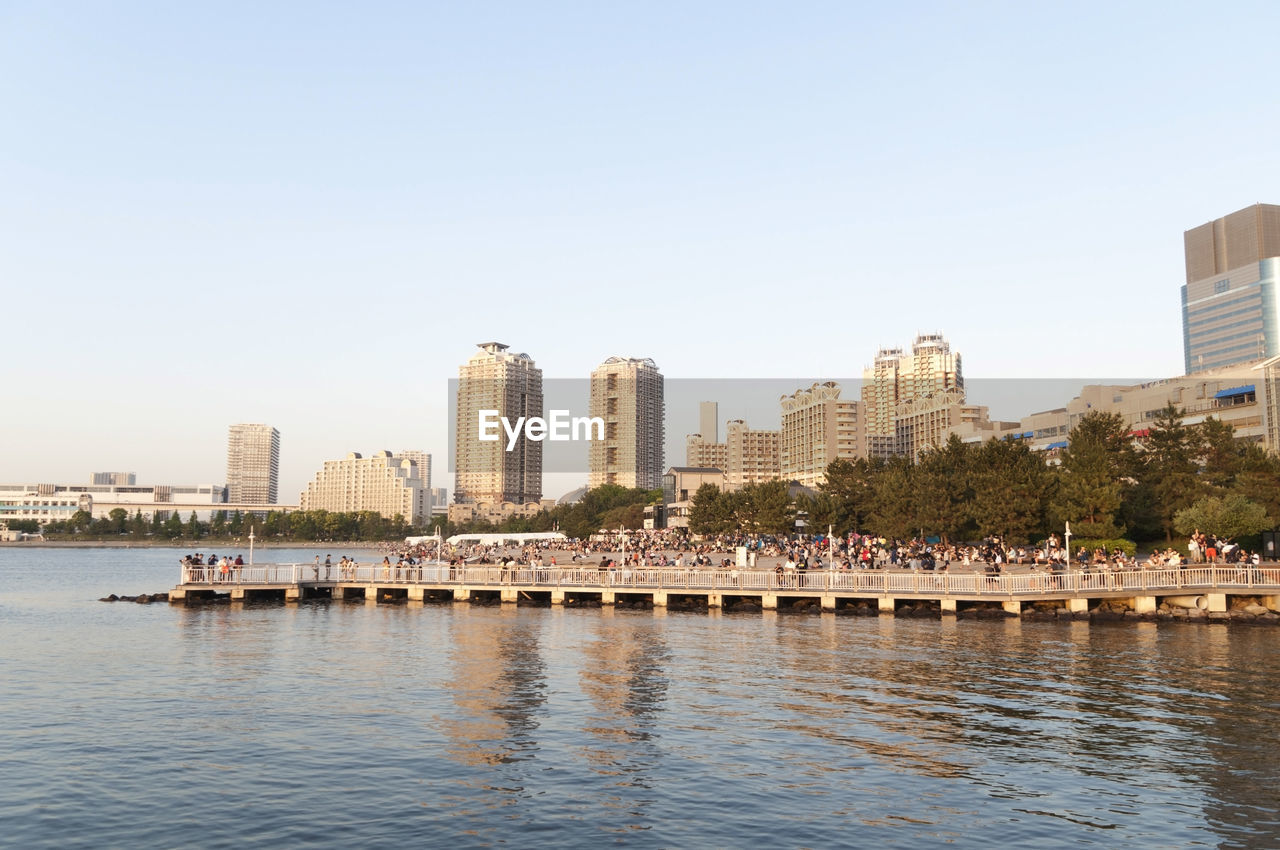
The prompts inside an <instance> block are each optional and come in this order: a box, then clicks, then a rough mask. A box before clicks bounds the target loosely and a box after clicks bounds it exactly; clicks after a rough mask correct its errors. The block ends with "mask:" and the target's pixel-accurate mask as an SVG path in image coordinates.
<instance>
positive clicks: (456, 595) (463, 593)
mask: <svg viewBox="0 0 1280 850" xmlns="http://www.w3.org/2000/svg"><path fill="white" fill-rule="evenodd" d="M453 601H454V602H470V601H471V588H469V587H455V588H454V589H453Z"/></svg>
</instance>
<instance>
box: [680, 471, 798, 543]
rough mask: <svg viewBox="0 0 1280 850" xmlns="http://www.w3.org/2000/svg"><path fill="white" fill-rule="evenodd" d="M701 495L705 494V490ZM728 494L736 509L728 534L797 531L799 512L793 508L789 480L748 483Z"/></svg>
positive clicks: (731, 503) (733, 512)
mask: <svg viewBox="0 0 1280 850" xmlns="http://www.w3.org/2000/svg"><path fill="white" fill-rule="evenodd" d="M704 486H705V485H704ZM698 492H699V493H701V492H702V491H701V489H699V491H698ZM726 495H727V497H728V501H729V504H730V505H731V506H732V522H731V523H730V526H729V527H728V528H725V529H724V530H725V531H739V530H741V531H745V532H747V533H750V534H789V533H790V532H791V531H793V530H794V529H795V519H796V517H795V511H794V510H793V509H792V507H791V494H790V492H789V489H788V486H787V482H785V481H781V480H778V481H763V482H760V483H758V484H748V485H746V486H744V487H743V488H742V489H740V490H738V491H736V492H734V493H729V494H726Z"/></svg>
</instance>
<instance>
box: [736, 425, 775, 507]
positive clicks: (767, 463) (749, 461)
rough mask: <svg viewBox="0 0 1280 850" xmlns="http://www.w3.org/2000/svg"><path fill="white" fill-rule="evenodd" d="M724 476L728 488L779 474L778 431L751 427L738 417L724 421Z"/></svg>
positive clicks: (770, 479) (769, 479) (769, 478)
mask: <svg viewBox="0 0 1280 850" xmlns="http://www.w3.org/2000/svg"><path fill="white" fill-rule="evenodd" d="M724 434H725V437H724V446H725V466H724V467H721V468H722V469H724V473H725V479H726V481H727V483H728V486H729V488H730V489H733V490H736V489H737V488H739V487H742V486H743V485H745V484H759V483H761V482H763V481H774V480H776V479H778V478H780V477H781V476H782V460H781V457H782V455H781V445H782V444H781V433H780V432H778V431H767V430H764V429H758V428H757V429H753V428H750V427H748V426H747V423H746V422H745V421H743V420H741V419H732V420H730V421H729V422H727V423H726V424H725V429H724Z"/></svg>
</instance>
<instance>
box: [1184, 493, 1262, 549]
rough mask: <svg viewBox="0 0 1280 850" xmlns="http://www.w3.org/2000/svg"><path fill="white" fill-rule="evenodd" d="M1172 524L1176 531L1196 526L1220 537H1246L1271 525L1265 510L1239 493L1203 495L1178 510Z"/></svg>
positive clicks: (1188, 531)
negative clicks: (1191, 503)
mask: <svg viewBox="0 0 1280 850" xmlns="http://www.w3.org/2000/svg"><path fill="white" fill-rule="evenodd" d="M1174 527H1175V528H1176V529H1177V530H1178V533H1179V534H1191V533H1192V532H1193V531H1195V530H1196V529H1199V530H1201V531H1204V532H1206V533H1209V534H1216V535H1217V536H1219V537H1225V538H1228V539H1235V538H1237V537H1248V536H1249V535H1251V534H1257V533H1258V532H1259V531H1266V530H1267V529H1268V528H1271V527H1272V521H1271V519H1270V518H1269V517H1268V516H1267V509H1266V508H1264V507H1263V506H1262V505H1260V504H1258V503H1257V502H1253V501H1250V500H1249V499H1246V498H1245V497H1244V496H1242V495H1240V494H1239V493H1231V494H1229V495H1226V496H1221V497H1219V496H1203V497H1201V498H1200V499H1197V500H1196V502H1195V504H1193V505H1191V506H1190V507H1187V508H1183V509H1182V510H1180V511H1178V514H1177V516H1176V517H1174Z"/></svg>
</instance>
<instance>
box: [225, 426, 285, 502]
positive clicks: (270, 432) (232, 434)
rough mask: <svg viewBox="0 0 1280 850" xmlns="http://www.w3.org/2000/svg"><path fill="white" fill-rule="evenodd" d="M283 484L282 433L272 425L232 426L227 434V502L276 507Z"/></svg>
mask: <svg viewBox="0 0 1280 850" xmlns="http://www.w3.org/2000/svg"><path fill="white" fill-rule="evenodd" d="M279 483H280V432H279V431H277V430H276V429H275V428H272V427H271V426H270V425H252V424H242V425H232V426H231V428H230V429H229V431H228V434H227V501H228V502H236V503H238V504H243V505H274V504H276V501H277V496H278V495H279V492H278V489H279Z"/></svg>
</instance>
